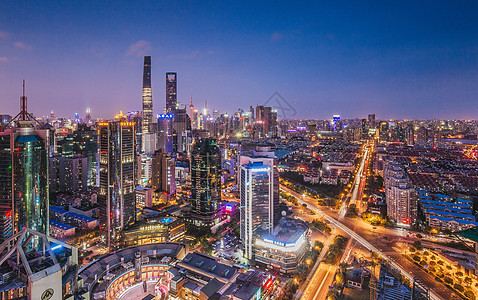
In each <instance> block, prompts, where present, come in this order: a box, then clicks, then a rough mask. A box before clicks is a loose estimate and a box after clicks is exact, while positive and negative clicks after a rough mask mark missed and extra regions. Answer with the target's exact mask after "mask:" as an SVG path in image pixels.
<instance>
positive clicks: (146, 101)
mask: <svg viewBox="0 0 478 300" xmlns="http://www.w3.org/2000/svg"><path fill="white" fill-rule="evenodd" d="M152 122H153V93H152V90H151V56H145V57H144V66H143V124H142V133H143V134H147V133H149V132H150V124H151V123H152Z"/></svg>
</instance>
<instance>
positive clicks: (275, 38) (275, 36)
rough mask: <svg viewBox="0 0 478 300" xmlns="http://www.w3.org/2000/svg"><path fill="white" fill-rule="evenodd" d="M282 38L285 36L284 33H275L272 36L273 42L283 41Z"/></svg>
mask: <svg viewBox="0 0 478 300" xmlns="http://www.w3.org/2000/svg"><path fill="white" fill-rule="evenodd" d="M282 38H283V35H282V33H279V32H274V33H273V34H272V35H271V41H279V40H282Z"/></svg>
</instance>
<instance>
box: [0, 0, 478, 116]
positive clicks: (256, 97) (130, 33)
mask: <svg viewBox="0 0 478 300" xmlns="http://www.w3.org/2000/svg"><path fill="white" fill-rule="evenodd" d="M90 2H93V1H18V0H15V1H13V0H3V1H1V2H0V104H1V107H0V113H8V114H12V115H14V114H16V113H17V112H18V110H19V104H18V99H19V97H20V95H21V80H22V79H26V81H27V96H28V100H29V111H31V112H33V113H34V114H35V115H37V116H42V115H47V114H49V112H50V111H51V110H53V111H54V112H55V114H56V115H58V116H68V117H73V114H74V113H75V112H78V113H80V115H82V116H84V114H85V109H86V108H87V107H90V108H91V111H92V117H93V118H96V117H104V118H111V117H112V116H113V115H114V114H115V113H116V112H118V111H119V110H120V109H121V110H123V111H131V110H140V109H141V84H142V67H143V66H142V64H143V55H151V56H152V81H153V105H154V112H155V113H156V114H157V113H160V112H162V109H163V107H164V106H165V73H166V72H177V73H178V100H179V101H180V102H181V103H183V104H187V105H189V101H190V100H189V99H190V97H191V95H192V97H193V102H194V104H195V106H196V107H199V108H202V107H203V106H204V103H205V101H207V103H208V107H209V108H211V109H214V108H217V109H219V111H220V112H221V113H222V112H228V113H233V112H234V111H236V110H237V109H238V108H242V109H248V107H249V106H250V105H257V104H261V103H264V102H265V101H267V99H268V98H269V97H270V96H271V95H272V94H273V93H274V92H275V91H277V92H279V93H280V94H281V95H282V96H283V97H284V98H285V99H286V100H287V101H288V102H290V103H291V104H292V105H293V106H294V107H295V109H296V110H297V115H296V118H319V119H324V118H331V116H332V115H333V114H340V115H342V118H356V117H357V118H363V117H366V116H367V114H369V113H375V114H376V116H377V119H381V118H420V119H421V118H450V119H451V118H459V119H477V114H478V18H477V16H478V1H476V0H472V1H320V2H321V3H317V2H319V1H311V2H298V1H270V2H266V1H217V2H208V1H134V2H133V1H119V0H115V1H97V3H96V4H91V3H90Z"/></svg>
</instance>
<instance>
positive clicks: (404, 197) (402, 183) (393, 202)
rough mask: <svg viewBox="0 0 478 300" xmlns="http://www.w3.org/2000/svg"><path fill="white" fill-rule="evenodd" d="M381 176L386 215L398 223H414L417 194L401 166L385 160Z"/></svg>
mask: <svg viewBox="0 0 478 300" xmlns="http://www.w3.org/2000/svg"><path fill="white" fill-rule="evenodd" d="M383 177H384V185H385V195H386V202H387V215H388V217H390V218H391V219H392V220H394V221H395V222H396V223H397V224H398V225H407V226H408V225H413V224H415V223H416V218H417V194H416V192H415V189H414V188H413V187H412V186H411V184H410V182H409V180H408V177H407V174H406V171H405V169H404V168H403V166H402V165H400V164H399V163H397V162H395V161H389V162H387V163H386V165H385V168H384V171H383Z"/></svg>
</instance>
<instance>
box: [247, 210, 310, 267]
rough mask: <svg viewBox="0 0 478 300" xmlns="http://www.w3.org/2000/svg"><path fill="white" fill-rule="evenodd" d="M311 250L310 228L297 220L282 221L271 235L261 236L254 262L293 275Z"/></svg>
mask: <svg viewBox="0 0 478 300" xmlns="http://www.w3.org/2000/svg"><path fill="white" fill-rule="evenodd" d="M309 250H310V234H309V227H308V226H307V224H305V222H303V221H300V220H296V219H285V218H284V219H281V220H280V222H279V224H278V225H277V226H276V227H275V228H274V230H273V231H271V233H263V234H259V235H258V236H257V238H256V240H255V242H254V260H255V261H256V263H259V264H263V265H265V266H266V267H267V268H269V269H274V270H276V271H279V272H281V273H286V274H287V273H293V272H294V271H295V270H296V268H297V266H298V265H299V264H300V263H301V261H302V260H303V258H304V256H305V254H306V253H307V251H309Z"/></svg>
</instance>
